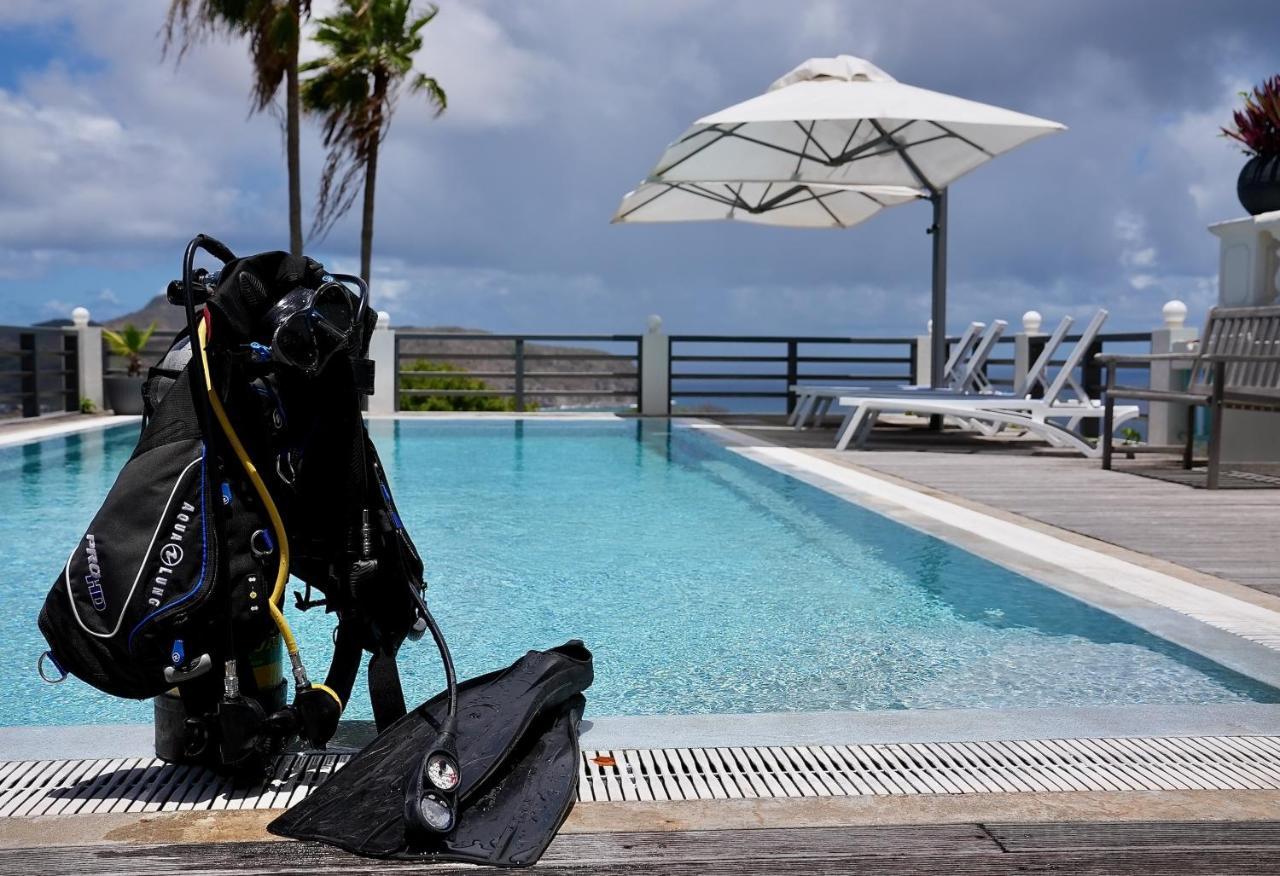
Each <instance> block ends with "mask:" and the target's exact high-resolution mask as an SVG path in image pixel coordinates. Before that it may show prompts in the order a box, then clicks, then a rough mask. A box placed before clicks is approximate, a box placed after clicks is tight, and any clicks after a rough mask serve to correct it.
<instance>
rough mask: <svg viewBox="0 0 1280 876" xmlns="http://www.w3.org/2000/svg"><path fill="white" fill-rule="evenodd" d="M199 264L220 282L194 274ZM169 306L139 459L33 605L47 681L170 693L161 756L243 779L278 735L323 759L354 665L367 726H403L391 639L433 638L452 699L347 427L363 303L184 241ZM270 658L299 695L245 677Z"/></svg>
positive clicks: (417, 568) (263, 263) (298, 262)
mask: <svg viewBox="0 0 1280 876" xmlns="http://www.w3.org/2000/svg"><path fill="white" fill-rule="evenodd" d="M202 251H203V252H206V253H209V254H211V255H213V256H214V257H215V258H217V259H218V260H220V261H221V262H222V266H221V268H219V269H218V270H216V271H215V272H212V273H210V272H207V271H204V270H198V269H196V268H195V264H194V263H195V260H196V257H197V255H198V254H199V253H200V252H202ZM348 285H349V286H350V287H351V288H348ZM353 289H354V290H358V291H353ZM169 299H170V300H171V301H173V302H174V303H178V304H181V305H182V307H183V309H184V312H185V315H186V322H187V328H186V330H185V331H184V332H181V333H179V335H178V337H177V338H176V339H175V341H174V343H173V345H172V346H171V347H170V349H169V350H168V352H167V353H166V354H165V355H164V357H163V358H162V359H161V361H160V363H159V364H158V365H157V366H156V367H155V368H153V369H151V372H150V374H149V375H148V379H147V381H146V382H145V384H144V389H143V397H144V406H145V416H144V421H143V429H142V434H141V436H140V438H139V441H138V445H137V447H136V448H135V450H134V453H133V455H132V457H131V458H130V460H129V461H128V462H127V463H126V465H125V467H124V469H123V470H122V471H121V473H120V475H119V477H118V479H117V481H116V483H115V484H114V485H113V486H112V488H111V490H110V492H109V493H108V495H107V498H106V500H105V501H104V503H103V506H102V508H101V509H100V510H99V511H98V513H97V514H96V515H95V517H94V519H93V521H92V522H91V524H90V526H89V528H88V530H87V532H86V534H85V536H84V538H83V539H82V540H81V543H80V544H79V546H78V547H77V548H76V550H74V551H73V552H72V553H71V556H70V557H69V558H68V560H67V563H66V564H65V566H64V568H63V570H62V573H61V575H60V576H59V577H58V579H57V581H56V582H55V584H54V586H53V588H52V590H51V591H50V593H49V596H48V597H47V599H46V600H45V605H44V607H43V609H42V611H41V614H40V629H41V631H42V632H43V634H44V636H45V638H46V640H47V641H48V643H49V646H50V647H49V652H48V657H47V659H46V660H44V661H42V663H44V662H50V661H51V662H52V663H53V664H54V665H56V666H57V667H58V668H59V669H60V670H61V669H65V671H67V672H70V673H71V674H73V675H76V676H77V677H79V678H81V679H83V680H84V681H87V682H88V683H90V684H92V685H93V686H95V687H97V688H99V689H101V690H103V691H106V692H107V693H111V694H114V695H116V696H123V697H131V698H139V699H141V698H145V697H156V696H159V695H161V694H164V693H165V692H166V691H168V690H169V689H170V688H173V689H175V690H176V692H177V694H178V696H179V697H180V705H181V709H177V705H178V704H177V703H175V702H173V700H172V698H170V699H169V700H166V702H165V705H164V709H165V720H164V724H165V726H166V727H168V728H170V729H173V728H180V729H181V733H182V735H183V738H182V739H181V740H170V741H169V742H167V743H166V745H165V746H164V748H165V751H167V752H170V753H172V752H175V751H181V752H183V753H184V756H186V757H189V758H194V759H198V760H200V761H201V762H203V763H206V764H208V765H210V766H214V767H218V768H223V769H226V770H228V771H232V772H235V773H239V774H243V775H246V776H252V775H255V774H259V773H260V770H261V768H262V767H263V765H264V764H265V763H266V759H267V757H269V756H270V755H271V754H272V753H274V752H275V751H278V750H280V748H281V747H282V746H283V745H284V744H285V743H286V742H287V741H288V739H289V738H291V737H292V736H293V735H295V734H300V735H302V736H303V737H304V738H305V740H306V741H307V743H308V744H310V745H311V746H313V747H317V748H322V747H323V746H324V745H325V743H326V742H327V741H328V740H329V739H330V738H331V737H332V735H333V733H334V731H335V729H336V727H337V723H338V720H339V718H340V716H341V712H342V709H343V706H344V704H345V703H346V702H347V700H348V699H349V698H350V693H351V689H352V686H353V685H354V682H355V679H356V675H357V672H358V670H359V664H360V660H361V654H362V652H364V651H367V652H369V653H370V654H371V655H373V656H372V658H371V660H370V673H369V679H370V698H371V700H372V702H373V705H374V713H375V717H376V719H377V722H378V725H379V727H385V726H388V725H389V724H391V723H393V722H394V721H395V720H396V719H398V718H399V717H401V716H402V715H403V714H404V712H405V707H404V698H403V694H402V693H401V691H400V683H399V675H398V672H397V670H396V666H395V659H396V655H397V652H398V651H399V649H400V646H401V644H402V643H403V641H404V640H405V639H406V638H416V637H418V636H420V635H421V633H423V632H425V631H426V630H427V629H431V630H432V633H433V638H434V639H435V641H436V643H437V645H438V646H439V648H440V653H441V658H442V660H443V661H444V662H445V664H446V678H447V679H448V683H449V684H450V685H452V684H453V670H452V666H451V664H450V658H449V655H448V650H447V648H445V647H444V639H443V637H442V636H441V635H440V634H439V630H438V628H436V627H435V622H434V620H432V619H431V617H430V612H429V611H427V608H426V605H425V603H424V602H423V599H422V590H423V588H424V587H425V584H424V583H423V579H422V560H421V558H420V557H419V555H418V553H417V550H416V548H415V547H414V545H413V542H412V540H411V539H410V538H409V536H408V533H407V532H405V530H404V527H403V523H402V522H401V520H400V516H399V514H398V513H397V512H396V510H395V504H394V501H393V500H392V498H391V493H390V490H389V489H388V486H387V483H386V478H385V476H384V475H383V472H382V466H381V464H380V462H379V460H378V456H377V451H376V450H375V449H374V447H373V444H372V443H371V442H370V441H369V438H368V434H367V432H366V430H365V428H364V421H363V418H362V416H361V413H360V396H361V395H362V394H367V393H368V392H370V391H371V389H372V383H373V379H372V374H373V370H372V363H371V362H369V361H368V360H367V359H365V356H366V353H367V349H368V341H369V333H370V332H371V331H372V329H373V325H374V323H375V321H376V320H375V316H374V314H373V313H372V312H371V311H370V310H369V309H368V306H367V303H368V289H367V286H366V285H365V284H364V283H363V282H362V281H360V280H359V279H358V278H354V277H348V276H344V275H332V276H331V275H329V274H328V273H326V271H325V269H324V267H323V266H322V265H320V264H319V263H317V262H315V261H313V260H311V259H308V258H299V257H294V256H291V255H289V254H288V253H282V252H273V253H262V254H259V255H256V256H251V257H247V258H237V257H236V256H235V255H234V254H233V253H232V252H231V251H230V250H229V249H228V248H227V247H226V246H225V245H223V244H221V243H219V242H218V241H216V240H213V239H212V238H209V237H206V236H204V235H200V236H198V237H196V238H195V239H193V240H192V241H191V243H190V244H189V245H188V246H187V249H186V252H185V253H184V256H183V270H182V279H181V280H180V281H175V283H172V284H170V287H169ZM275 345H279V346H280V347H287V348H288V349H287V350H284V351H283V352H280V353H279V354H277V352H276V349H275ZM308 345H313V346H314V349H309V348H308ZM290 574H292V575H295V576H296V577H298V578H299V579H300V580H301V581H302V582H303V583H304V584H305V585H306V587H307V590H308V594H309V593H310V590H311V588H315V589H317V590H318V591H320V593H321V594H323V599H322V600H319V601H317V602H318V604H322V605H323V606H324V608H325V611H326V612H329V613H332V614H334V615H335V616H336V618H337V621H338V628H337V635H336V636H335V646H334V654H333V660H332V663H331V665H330V668H329V672H328V673H327V675H326V676H325V678H324V679H323V681H319V680H312V679H311V678H310V676H309V675H308V673H307V670H306V666H305V664H304V661H303V658H302V655H301V654H300V653H299V650H298V647H297V643H296V641H295V639H294V637H293V633H292V630H291V629H290V627H289V624H288V621H287V619H286V618H285V616H284V613H283V610H282V609H283V603H284V596H285V590H286V587H287V583H288V580H289V576H290ZM307 601H308V602H310V599H309V598H308V600H307ZM312 604H316V603H312ZM277 642H282V643H283V645H284V649H285V651H286V653H287V655H288V660H289V663H290V667H291V675H292V677H293V680H294V685H293V686H294V695H293V698H292V701H291V702H288V703H287V704H283V705H282V704H281V695H282V694H281V685H282V684H283V681H282V679H280V678H279V675H278V673H272V672H265V673H264V672H262V671H261V668H262V667H261V663H262V660H263V659H268V660H269V659H270V654H273V653H278V652H277V651H275V649H277V648H279V644H277ZM266 643H270V647H268V648H266V649H265V650H264V645H266ZM264 654H265V655H267V656H266V657H265V658H264V656H263V655H264ZM50 677H52V676H51V675H50ZM157 709H158V710H159V709H160V704H158V705H157ZM445 753H446V754H448V752H447V751H446V752H445Z"/></svg>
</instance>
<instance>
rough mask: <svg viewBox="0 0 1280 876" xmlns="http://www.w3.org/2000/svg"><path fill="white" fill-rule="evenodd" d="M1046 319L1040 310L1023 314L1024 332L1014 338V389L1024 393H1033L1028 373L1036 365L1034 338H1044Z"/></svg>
mask: <svg viewBox="0 0 1280 876" xmlns="http://www.w3.org/2000/svg"><path fill="white" fill-rule="evenodd" d="M1042 325H1044V317H1042V316H1041V315H1040V311H1038V310H1028V311H1027V312H1026V313H1024V314H1022V331H1020V332H1018V333H1017V334H1015V335H1014V336H1013V387H1014V389H1021V390H1022V391H1023V392H1024V393H1026V392H1031V390H1032V387H1030V386H1027V385H1026V379H1027V372H1028V371H1030V370H1031V366H1032V365H1033V364H1034V363H1035V360H1036V357H1035V356H1032V355H1031V341H1032V339H1033V338H1043V337H1044V332H1042V331H1040V327H1041V326H1042Z"/></svg>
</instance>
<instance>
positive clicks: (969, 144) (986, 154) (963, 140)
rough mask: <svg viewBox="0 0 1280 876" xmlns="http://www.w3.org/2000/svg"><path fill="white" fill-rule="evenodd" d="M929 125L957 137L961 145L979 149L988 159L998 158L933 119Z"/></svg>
mask: <svg viewBox="0 0 1280 876" xmlns="http://www.w3.org/2000/svg"><path fill="white" fill-rule="evenodd" d="M929 124H931V125H933V126H934V127H935V128H940V129H941V130H942V131H944V132H945V133H946V134H947V135H948V136H951V137H955V138H956V139H957V140H959V141H960V142H961V143H964V144H965V145H967V146H972V147H973V148H974V149H977V150H978V151H979V152H981V153H982V154H983V155H985V156H987V157H988V158H995V157H996V156H995V153H994V152H988V151H987V150H986V149H983V148H982V147H981V146H979V145H978V144H977V143H975V142H973V141H972V140H970V139H969V138H968V137H966V136H964V135H963V134H957V133H956V132H955V131H953V130H951V129H950V128H948V127H947V126H946V125H944V124H942V123H941V122H935V121H933V120H932V119H930V120H929ZM934 139H941V138H934ZM926 142H927V141H926ZM912 145H913V146H914V145H917V144H914V143H913V144H912Z"/></svg>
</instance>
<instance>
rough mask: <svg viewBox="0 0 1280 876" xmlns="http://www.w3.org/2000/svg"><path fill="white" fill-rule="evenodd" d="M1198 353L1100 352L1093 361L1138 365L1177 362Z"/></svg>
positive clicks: (1102, 363) (1101, 363)
mask: <svg viewBox="0 0 1280 876" xmlns="http://www.w3.org/2000/svg"><path fill="white" fill-rule="evenodd" d="M1196 355H1197V354H1196V353H1193V352H1191V351H1187V352H1185V353H1099V354H1098V355H1096V356H1094V357H1093V361H1095V362H1097V363H1099V364H1100V365H1127V364H1135V365H1137V364H1141V363H1144V362H1176V361H1178V360H1180V359H1181V360H1184V361H1185V360H1188V359H1194V358H1196Z"/></svg>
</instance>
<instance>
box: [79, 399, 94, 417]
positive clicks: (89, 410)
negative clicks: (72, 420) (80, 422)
mask: <svg viewBox="0 0 1280 876" xmlns="http://www.w3.org/2000/svg"><path fill="white" fill-rule="evenodd" d="M97 412H98V406H97V405H95V404H94V403H93V399H91V398H87V397H86V398H82V399H80V413H82V414H96V413H97Z"/></svg>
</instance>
